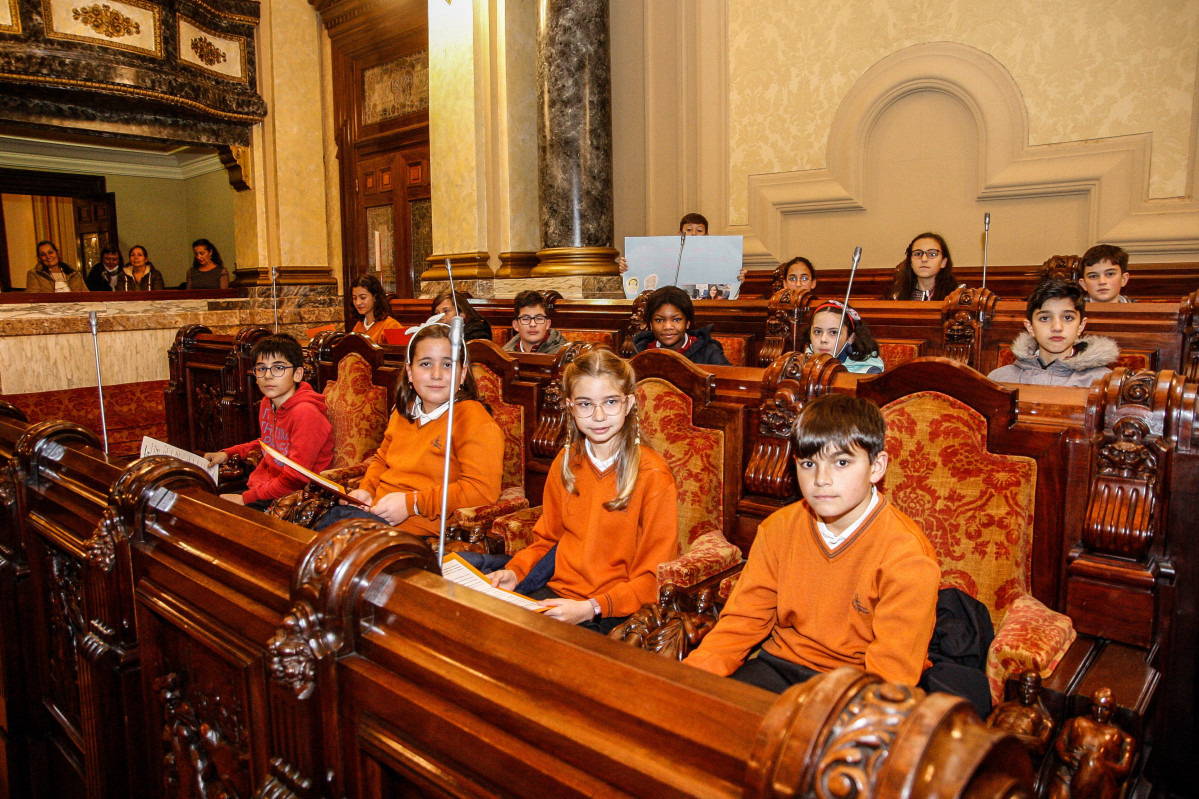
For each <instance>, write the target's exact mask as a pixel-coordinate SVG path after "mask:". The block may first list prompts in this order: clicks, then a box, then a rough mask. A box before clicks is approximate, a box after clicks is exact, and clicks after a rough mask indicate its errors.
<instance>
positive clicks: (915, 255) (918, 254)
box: [912, 250, 941, 261]
mask: <svg viewBox="0 0 1199 799" xmlns="http://www.w3.org/2000/svg"><path fill="white" fill-rule="evenodd" d="M940 256H941V251H940V250H912V259H913V260H915V261H919V260H920V259H921V258H924V257H928V258H929V259H930V260H931V259H933V258H939V257H940Z"/></svg>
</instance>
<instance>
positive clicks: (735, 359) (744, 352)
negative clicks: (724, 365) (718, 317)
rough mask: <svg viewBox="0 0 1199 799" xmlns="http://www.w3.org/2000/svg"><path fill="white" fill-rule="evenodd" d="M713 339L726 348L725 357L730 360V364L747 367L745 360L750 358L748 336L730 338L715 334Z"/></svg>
mask: <svg viewBox="0 0 1199 799" xmlns="http://www.w3.org/2000/svg"><path fill="white" fill-rule="evenodd" d="M712 338H713V340H715V341H719V342H720V346H722V347H724V357H726V358H728V359H729V363H731V364H732V365H733V366H745V364H746V360H745V359H746V358H747V357H748V356H749V337H748V336H729V335H722V334H719V333H717V334H713V335H712Z"/></svg>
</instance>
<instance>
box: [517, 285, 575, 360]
mask: <svg viewBox="0 0 1199 799" xmlns="http://www.w3.org/2000/svg"><path fill="white" fill-rule="evenodd" d="M512 305H513V308H514V309H515V311H516V318H515V319H513V320H512V329H513V330H515V331H516V335H515V336H513V337H512V338H510V339H509V340H508V342H507V343H506V344H504V349H505V350H507V351H508V352H540V353H542V354H543V355H552V354H554V353H555V352H557V351H558V350H560V349H562V348H563V347H565V346H566V343H567V342H566V337H565V336H563V335H562V334H561V333H560V332H558V331H557V330H554V329H553V324H554V323H553V322H552V321H551V320H550V317H549V314H548V313H546V302H545V297H542V296H541V293H540V292H537V291H532V290H528V289H526V290H525V291H522V292H521V293H520V294H517V295H516V299H515V300H513V302H512Z"/></svg>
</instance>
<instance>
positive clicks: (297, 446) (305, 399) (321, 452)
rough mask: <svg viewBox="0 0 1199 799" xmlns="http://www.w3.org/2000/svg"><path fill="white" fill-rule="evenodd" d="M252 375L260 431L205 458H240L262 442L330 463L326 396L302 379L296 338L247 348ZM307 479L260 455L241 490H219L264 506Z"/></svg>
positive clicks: (319, 464) (315, 466)
mask: <svg viewBox="0 0 1199 799" xmlns="http://www.w3.org/2000/svg"><path fill="white" fill-rule="evenodd" d="M250 357H251V358H252V359H253V361H254V377H255V378H257V380H258V388H259V390H260V391H262V394H263V397H262V403H261V404H260V405H259V407H258V426H259V428H260V429H261V430H262V435H261V436H260V437H259V438H258V439H256V440H254V441H250V442H249V443H246V444H238V445H236V446H232V447H226V448H225V449H223V450H221V451H220V452H205V453H204V457H205V458H207V459H208V461H209V462H210V463H224V462H225V461H227V460H229V456H230V455H237V456H238V457H245V456H246V455H248V454H250V453H251V452H253V451H254V450H256V449H260V448H261V445H262V444H266V445H267V446H268V447H271V448H273V449H275V450H276V451H278V452H279V453H281V454H283V455H286V456H287V457H288V458H290V459H292V460H293V461H295V462H296V463H298V464H300V465H301V466H303V467H304V468H305V469H310V470H312V471H314V472H321V471H324V470H325V469H328V468H329V465H330V464H331V463H332V462H333V426H332V425H331V424H329V417H328V416H327V415H326V413H325V398H324V397H323V396H322V395H320V394H318V393H316V392H315V391H313V390H312V386H310V385H308V384H307V383H305V382H303V380H304V354H303V351H302V350H301V349H300V343H299V342H298V341H296V340H295V338H293V337H292V336H289V335H287V334H286V333H278V334H276V335H273V336H267V337H266V338H264V339H262V340H261V341H259V342H258V343H257V344H255V345H254V349H252V350H251V351H250ZM307 484H308V478H306V477H304V476H303V475H301V474H300V473H299V472H296V471H295V470H293V469H289V468H288V467H286V466H284V465H283V464H281V463H276V462H275V460H274V459H273V458H269V457H266V456H264V457H263V459H262V461H261V462H260V463H259V464H258V468H256V469H255V470H254V471H253V472H252V473H251V474H250V479H249V481H248V486H247V489H246V490H245V491H244V492H242V493H241V494H221V498H222V499H227V500H229V501H230V502H234V503H236V504H238V505H248V506H249V507H252V508H255V509H257V510H266V509H267V508H269V507H270V504H271V501H272V500H275V499H278V498H279V497H282V496H285V495H286V494H290V493H291V492H292V491H296V490H298V489H301V488H303V487H304V486H306V485H307Z"/></svg>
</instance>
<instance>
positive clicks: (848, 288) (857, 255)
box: [833, 245, 862, 359]
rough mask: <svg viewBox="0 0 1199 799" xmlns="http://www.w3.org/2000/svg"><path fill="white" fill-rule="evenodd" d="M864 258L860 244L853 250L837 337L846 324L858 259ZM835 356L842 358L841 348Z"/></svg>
mask: <svg viewBox="0 0 1199 799" xmlns="http://www.w3.org/2000/svg"><path fill="white" fill-rule="evenodd" d="M861 260H862V247H861V245H858V246H857V247H855V248H854V250H853V265H852V266H850V267H849V285H847V286H846V287H845V302H843V303H841V321H840V322H838V323H837V339H838V340H840V338H841V328H842V327H844V326H845V314H846V313H847V312H848V311H849V292H851V291H853V276H854V275H856V274H857V273H858V261H861ZM833 357H835V358H837V359H840V357H841V350H840V349H838V350H837V354H836V355H834V356H833Z"/></svg>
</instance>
